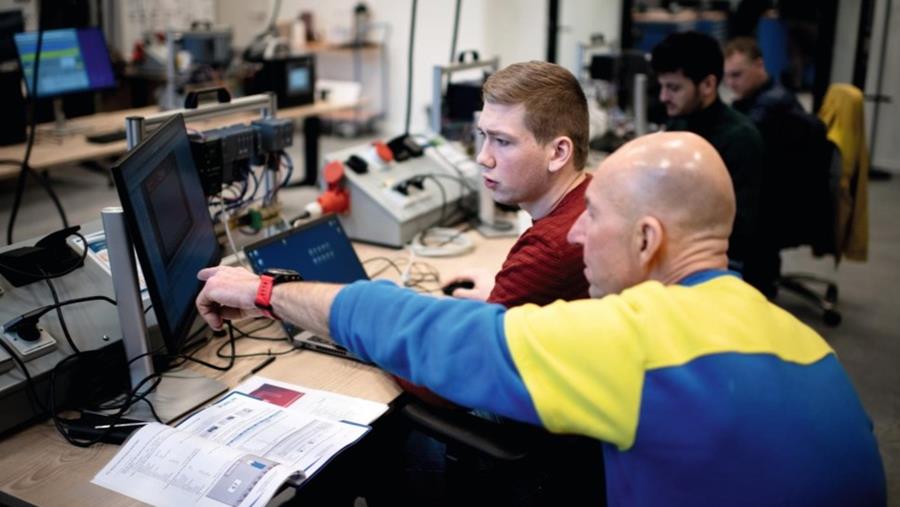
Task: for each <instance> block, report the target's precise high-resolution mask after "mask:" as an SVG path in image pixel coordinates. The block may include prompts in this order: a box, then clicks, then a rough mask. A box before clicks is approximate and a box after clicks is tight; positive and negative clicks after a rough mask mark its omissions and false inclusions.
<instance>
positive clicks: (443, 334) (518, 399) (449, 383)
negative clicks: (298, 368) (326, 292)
mask: <svg viewBox="0 0 900 507" xmlns="http://www.w3.org/2000/svg"><path fill="white" fill-rule="evenodd" d="M505 313H506V309H505V308H504V307H503V306H501V305H492V304H487V303H482V302H478V301H468V300H463V299H451V298H440V299H439V298H434V297H429V296H421V295H417V294H415V293H413V292H412V291H409V290H407V289H402V288H399V287H397V286H395V285H394V284H392V283H389V282H356V283H354V284H352V285H349V286H347V287H345V288H344V289H342V290H341V291H340V292H339V293H338V295H337V297H336V298H335V300H334V303H333V304H332V306H331V313H330V315H329V329H330V332H331V336H332V338H333V339H334V340H335V341H336V342H338V343H339V344H341V345H343V346H344V347H347V348H348V349H350V350H351V351H352V352H353V353H354V354H356V355H358V356H359V357H360V358H363V359H366V360H368V361H372V362H373V363H376V364H378V365H379V366H381V367H382V368H384V369H386V370H388V371H390V372H392V373H395V374H397V375H399V376H401V377H403V378H406V379H409V380H411V381H412V382H414V383H416V384H419V385H424V386H425V387H427V388H429V389H431V390H432V391H434V392H435V393H437V394H439V395H441V396H443V397H445V398H447V399H449V400H451V401H453V402H455V403H458V404H460V405H464V406H466V407H471V408H478V409H483V410H489V411H491V412H494V413H496V414H499V415H503V416H506V417H510V418H513V419H516V420H519V421H524V422H528V423H532V424H540V423H539V419H538V416H537V412H536V410H535V408H534V403H533V402H532V400H531V396H530V395H529V393H528V391H527V389H526V388H525V384H524V383H523V381H522V378H521V376H520V375H519V372H518V370H517V369H516V366H515V364H513V361H512V357H511V356H510V353H509V348H508V347H507V344H506V337H505V335H504V332H503V317H504V314H505Z"/></svg>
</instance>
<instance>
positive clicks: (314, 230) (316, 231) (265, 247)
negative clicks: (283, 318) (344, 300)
mask: <svg viewBox="0 0 900 507" xmlns="http://www.w3.org/2000/svg"><path fill="white" fill-rule="evenodd" d="M244 253H245V254H246V256H247V260H248V261H249V262H250V265H251V266H252V267H253V271H255V272H256V273H257V274H259V273H262V272H263V271H265V270H266V269H269V268H283V269H293V270H294V271H297V272H298V273H300V275H301V276H302V277H303V279H304V280H309V281H313V282H330V283H352V282H355V281H357V280H366V279H368V276H367V275H366V270H365V269H364V268H363V266H362V263H360V262H359V257H357V255H356V252H355V251H354V250H353V245H351V244H350V240H349V239H348V238H347V234H346V233H345V232H344V228H343V227H341V222H340V221H339V220H338V218H337V216H335V215H326V216H324V217H322V218H319V219H317V220H314V221H312V222H309V223H306V224H303V225H301V226H300V227H297V228H295V229H291V230H289V231H285V232H283V233H281V234H277V235H275V236H272V237H271V238H268V239H264V240H262V241H260V242H258V243H254V244H252V245H250V246H247V247H245V248H244Z"/></svg>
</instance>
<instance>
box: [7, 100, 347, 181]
mask: <svg viewBox="0 0 900 507" xmlns="http://www.w3.org/2000/svg"><path fill="white" fill-rule="evenodd" d="M359 105H360V104H359V102H325V101H317V102H316V103H314V104H309V105H305V106H295V107H288V108H285V109H279V110H278V112H277V113H276V114H277V116H278V117H279V118H290V119H295V120H296V119H300V118H305V117H308V116H318V115H320V114H325V113H331V112H335V111H341V110H345V109H349V108H354V107H357V106H359ZM158 112H159V108H157V107H156V106H150V107H143V108H139V109H125V110H122V111H114V112H110V113H98V114H94V115H91V116H85V117H82V118H74V119H72V120H67V121H66V126H67V127H69V128H72V129H75V130H77V131H78V132H80V133H78V134H73V135H69V136H63V137H56V136H55V135H53V134H51V133H50V132H49V131H50V129H51V127H52V125H53V124H52V123H51V124H42V125H39V126H38V131H37V135H36V139H35V143H34V146H33V147H32V151H31V159H30V160H29V165H30V166H31V167H32V168H33V169H35V170H39V171H40V170H45V169H50V168H53V167H56V166H60V165H64V164H71V163H78V162H83V161H86V160H98V159H103V158H106V157H115V156H118V155H122V154H123V153H125V152H126V151H127V147H126V143H125V141H124V140H122V141H115V142H112V143H91V142H88V140H87V138H86V137H85V136H86V134H88V133H96V132H108V131H112V130H116V129H124V128H125V118H127V117H128V116H150V115H152V114H156V113H158ZM241 116H245V117H247V118H248V119H251V118H255V116H253V115H247V114H243V115H241ZM237 117H239V115H234V116H228V117H222V118H221V119H216V120H213V121H205V122H191V123H189V125H191V126H193V127H195V128H213V127H215V126H218V125H222V124H226V123H228V124H230V123H233V122H234V121H235V118H237ZM24 156H25V144H24V143H22V144H15V145H11V146H3V147H0V159H9V160H22V158H23V157H24ZM17 174H19V166H18V165H0V179H2V178H9V177H12V176H15V175H17Z"/></svg>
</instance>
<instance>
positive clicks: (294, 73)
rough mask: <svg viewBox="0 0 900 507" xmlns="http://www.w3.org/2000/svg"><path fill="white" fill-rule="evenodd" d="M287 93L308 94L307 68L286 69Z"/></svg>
mask: <svg viewBox="0 0 900 507" xmlns="http://www.w3.org/2000/svg"><path fill="white" fill-rule="evenodd" d="M287 91H288V93H290V94H295V93H309V67H306V66H302V67H293V68H291V69H288V86H287Z"/></svg>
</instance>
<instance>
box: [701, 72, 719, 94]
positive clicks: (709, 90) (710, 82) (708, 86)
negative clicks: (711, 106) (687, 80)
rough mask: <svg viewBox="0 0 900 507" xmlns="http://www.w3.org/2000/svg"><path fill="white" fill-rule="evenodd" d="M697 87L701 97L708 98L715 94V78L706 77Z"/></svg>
mask: <svg viewBox="0 0 900 507" xmlns="http://www.w3.org/2000/svg"><path fill="white" fill-rule="evenodd" d="M697 87H698V88H699V89H700V94H701V96H702V97H709V96H710V95H711V94H713V93H715V92H716V88H717V87H718V82H717V81H716V76H714V75H713V74H710V75H708V76H706V77H705V78H703V79H702V80H701V81H700V82H699V83H697Z"/></svg>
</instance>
